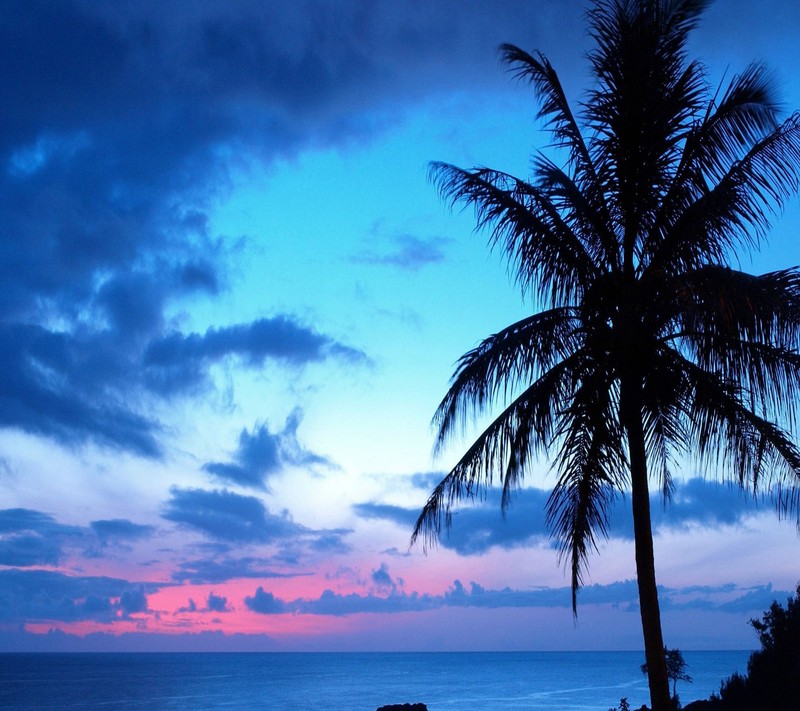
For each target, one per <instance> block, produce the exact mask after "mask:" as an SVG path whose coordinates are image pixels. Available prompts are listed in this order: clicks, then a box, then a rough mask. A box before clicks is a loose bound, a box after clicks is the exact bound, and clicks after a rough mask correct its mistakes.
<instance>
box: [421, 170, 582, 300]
mask: <svg viewBox="0 0 800 711" xmlns="http://www.w3.org/2000/svg"><path fill="white" fill-rule="evenodd" d="M429 174H430V178H431V180H432V181H433V183H434V184H435V185H436V187H437V189H438V190H439V192H440V194H441V195H442V196H443V197H444V198H445V199H446V200H448V201H449V202H450V203H451V205H455V204H456V203H459V202H461V203H464V204H466V205H471V206H473V207H474V209H475V213H476V217H477V229H478V230H481V229H484V228H489V230H490V240H489V244H490V246H491V247H495V246H497V245H498V244H499V245H501V246H502V249H503V252H504V254H505V256H506V257H507V259H508V261H509V265H510V268H511V270H512V272H514V274H515V279H516V281H517V283H519V284H520V286H521V287H522V288H523V289H524V290H527V289H533V290H535V291H537V292H538V293H539V294H540V296H541V297H542V298H544V299H546V300H548V301H550V302H551V303H552V304H553V305H558V304H560V303H565V302H569V301H572V300H574V298H575V296H576V294H578V293H580V289H581V287H582V286H583V285H585V284H586V283H587V282H588V281H589V280H590V279H591V278H592V276H593V275H594V274H595V272H596V270H597V267H596V265H595V264H594V263H593V262H592V260H591V257H590V255H589V253H588V252H587V249H586V246H585V244H584V243H583V241H582V239H581V237H580V236H579V235H577V234H575V233H574V232H573V231H572V230H571V229H570V228H569V226H568V225H567V223H566V222H565V221H564V219H563V217H562V216H561V214H560V213H559V211H558V210H557V209H556V208H555V206H554V205H553V204H552V203H551V202H550V200H549V197H548V196H547V195H546V194H545V193H544V192H543V191H541V190H539V189H537V188H536V187H535V186H533V185H530V184H529V183H526V182H524V181H522V180H519V179H517V178H514V177H513V176H510V175H508V174H507V173H502V172H500V171H496V170H490V169H488V168H477V169H475V170H471V171H468V170H463V169H461V168H457V167H455V166H452V165H448V164H446V163H432V164H431V166H430V173H429Z"/></svg>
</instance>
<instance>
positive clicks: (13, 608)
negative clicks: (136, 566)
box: [0, 569, 159, 622]
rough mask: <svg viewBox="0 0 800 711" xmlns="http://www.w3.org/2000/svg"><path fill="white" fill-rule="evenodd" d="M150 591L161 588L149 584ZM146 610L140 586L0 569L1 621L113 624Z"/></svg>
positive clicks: (50, 572)
mask: <svg viewBox="0 0 800 711" xmlns="http://www.w3.org/2000/svg"><path fill="white" fill-rule="evenodd" d="M148 587H149V588H150V589H151V591H154V590H157V589H158V587H159V586H158V585H152V584H148ZM145 611H147V597H146V594H145V587H144V585H142V584H141V583H132V582H130V581H127V580H119V579H116V578H106V577H71V576H68V575H64V574H63V573H57V572H52V571H46V570H16V569H10V570H0V620H2V621H4V622H38V621H62V622H75V621H79V620H95V621H99V622H113V621H114V620H115V619H117V614H118V613H120V614H122V615H129V614H131V613H137V612H145Z"/></svg>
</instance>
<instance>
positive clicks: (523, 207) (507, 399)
mask: <svg viewBox="0 0 800 711" xmlns="http://www.w3.org/2000/svg"><path fill="white" fill-rule="evenodd" d="M707 4H708V3H707V2H704V1H703V0H597V1H596V2H595V3H594V4H593V6H592V7H591V9H590V10H589V11H588V13H587V16H588V22H589V26H590V30H591V34H592V36H593V38H594V40H595V42H596V47H595V49H594V50H593V51H592V52H591V53H590V55H589V60H590V64H591V69H592V71H593V75H594V78H595V83H594V86H593V88H592V89H591V90H590V91H589V92H588V93H587V95H586V96H585V100H584V102H583V104H582V107H581V111H580V113H579V114H574V113H573V112H572V110H571V108H570V106H569V104H568V102H567V100H566V97H565V92H564V90H563V88H562V85H561V84H560V82H559V78H558V75H557V74H556V72H555V71H554V69H553V67H552V66H551V64H550V63H549V62H548V60H547V59H546V57H545V56H544V55H542V54H541V53H533V54H529V53H527V52H524V51H522V50H521V49H519V48H517V47H514V46H511V45H504V46H503V47H502V48H501V51H502V55H503V58H504V61H505V62H506V63H507V64H508V65H509V66H510V67H511V68H512V69H513V70H514V72H515V73H516V75H517V76H518V77H519V78H522V79H525V80H528V81H529V82H530V84H531V85H532V87H533V89H534V90H535V92H536V94H537V98H538V99H539V102H540V112H539V116H540V118H542V119H543V120H544V121H545V123H546V125H547V126H548V128H549V130H550V131H551V133H552V136H553V138H554V144H555V146H557V147H558V148H559V149H560V150H561V152H562V155H563V156H564V163H563V165H559V164H557V163H556V162H554V161H553V160H552V159H549V158H547V157H545V156H544V155H541V154H537V155H536V156H534V159H533V169H532V176H531V178H530V179H529V180H520V179H517V178H515V177H513V176H511V175H508V174H506V173H502V172H500V171H496V170H491V169H488V168H476V169H472V170H463V169H461V168H457V167H455V166H452V165H447V164H441V163H436V164H433V165H432V167H431V176H432V180H433V181H434V183H435V184H436V186H437V187H438V189H439V191H440V193H441V194H442V195H443V197H444V198H445V199H446V200H448V201H449V202H450V203H451V204H456V203H461V204H465V205H471V206H473V207H474V209H475V211H476V217H477V225H478V228H479V229H481V228H486V229H487V231H488V234H489V244H490V246H491V247H492V248H496V249H500V250H502V253H503V254H504V256H505V257H506V258H507V261H508V265H509V270H510V272H511V274H512V275H513V278H514V280H515V281H516V283H517V284H518V286H519V287H520V289H521V291H522V292H523V296H524V297H528V298H530V299H531V301H532V302H533V303H535V304H536V308H537V309H540V310H539V311H538V312H537V313H534V314H533V315H532V316H530V317H528V318H524V319H522V320H521V321H519V322H517V323H514V324H512V325H510V326H508V327H507V328H504V329H503V330H501V331H499V332H498V333H496V334H494V335H491V336H489V337H488V338H486V339H485V340H484V341H482V342H481V343H480V344H479V345H478V346H477V347H476V348H475V349H474V350H471V351H470V352H468V353H466V354H465V355H464V356H463V357H462V358H461V359H460V361H459V363H458V365H457V368H456V370H455V373H454V375H453V378H452V381H451V384H450V388H449V390H448V392H447V394H446V395H445V397H444V399H443V400H442V402H441V404H440V405H439V408H438V410H437V412H436V414H435V416H434V426H435V427H436V429H437V432H438V434H437V445H436V450H437V451H439V450H440V448H441V447H442V446H443V445H444V444H445V443H446V442H447V441H448V440H449V439H450V437H451V436H452V435H453V434H455V433H458V432H463V431H464V428H465V426H466V424H467V422H468V421H469V420H471V419H473V418H474V417H475V416H477V415H479V414H487V413H489V412H491V413H493V414H494V419H493V420H492V421H491V423H490V424H489V425H488V427H486V429H485V430H483V432H482V433H481V434H480V435H479V436H478V437H477V439H476V440H475V441H474V443H473V444H472V445H471V446H470V447H469V449H467V451H466V453H465V454H464V455H463V456H462V457H461V458H460V460H459V461H458V462H457V464H456V465H455V466H454V467H453V469H452V470H451V471H450V472H449V473H448V474H447V476H446V477H445V478H444V479H443V480H442V482H441V483H440V484H439V485H438V486H437V487H436V488H435V489H434V491H433V492H432V494H431V495H430V498H429V499H428V501H427V503H426V504H425V507H424V509H423V510H422V513H421V515H420V517H419V519H418V521H417V524H416V526H415V529H414V533H413V537H412V543H413V542H414V541H416V540H417V539H418V538H419V537H420V536H422V538H423V540H424V541H425V543H426V544H431V543H434V542H435V541H436V539H437V536H438V534H439V533H440V532H441V530H442V527H446V526H448V525H449V523H450V515H451V511H452V509H453V507H454V506H456V505H457V504H458V502H460V501H461V500H463V499H464V498H471V497H473V496H475V495H476V494H481V493H486V491H487V490H488V489H489V488H490V487H492V486H493V485H495V483H498V484H499V485H500V486H501V487H502V507H503V509H504V510H505V507H506V506H507V504H508V502H509V497H510V496H511V494H512V493H513V490H514V489H515V488H516V487H517V486H519V484H520V483H521V481H522V479H523V478H524V476H525V474H526V473H527V472H528V471H529V470H530V468H531V464H532V463H533V461H534V459H535V457H537V456H539V455H542V454H545V455H548V456H549V458H550V459H551V461H552V462H553V468H554V470H555V472H556V474H557V480H556V482H555V486H554V489H553V491H552V494H551V496H550V499H549V502H548V505H547V517H548V522H549V525H550V531H551V534H552V535H553V536H554V537H555V538H556V539H557V541H558V543H559V548H560V553H561V557H562V560H563V561H564V562H565V564H566V566H567V567H568V568H569V570H570V572H571V580H572V591H573V593H572V605H573V611H574V612H575V611H576V604H577V591H578V589H579V587H580V585H581V583H582V579H583V574H584V572H585V567H586V563H587V555H588V554H589V553H590V552H591V551H592V550H593V549H596V546H597V540H598V536H605V535H606V534H607V527H608V516H609V508H610V506H611V504H612V503H613V502H614V500H615V499H616V498H617V497H618V496H620V495H621V494H622V493H623V492H627V491H630V495H631V506H632V510H633V519H634V539H635V557H636V570H637V579H638V589H639V600H640V610H641V618H642V629H643V636H644V646H645V658H646V662H647V668H648V681H649V685H650V695H651V705H652V708H653V709H654V710H655V711H666V709H667V708H669V685H668V680H667V672H666V668H665V663H664V643H663V639H662V633H661V619H660V612H659V605H658V595H657V590H656V577H655V564H654V557H653V537H652V529H651V521H650V495H649V489H650V485H651V482H652V483H653V484H655V485H657V486H658V488H659V489H660V490H661V491H662V492H663V494H664V496H665V497H666V498H668V497H669V493H670V491H671V481H672V479H671V466H673V465H674V463H675V461H676V460H677V459H678V457H680V456H684V455H686V454H687V453H695V454H696V455H697V456H699V457H700V459H701V460H703V461H706V462H708V463H710V464H712V465H714V466H715V467H716V468H717V469H718V470H719V471H720V473H721V475H722V476H723V477H725V478H727V479H729V480H733V481H735V482H737V483H738V484H739V485H741V486H742V487H745V486H747V487H751V488H752V489H753V490H756V491H769V492H771V493H772V494H773V497H774V500H775V502H776V504H777V506H778V508H779V510H780V511H781V512H782V513H787V512H792V511H794V510H796V508H797V504H798V500H799V498H800V487H799V486H798V484H799V483H800V449H798V447H797V446H796V445H795V444H794V443H793V441H792V438H791V434H790V432H791V429H792V426H793V422H794V417H795V416H796V414H797V412H796V410H797V407H796V404H797V403H796V400H795V397H794V393H795V390H796V389H797V388H798V387H800V356H798V345H800V318H798V317H799V316H800V270H798V269H796V268H792V269H787V270H785V271H778V272H772V273H768V274H763V275H760V276H754V275H750V274H747V273H745V272H742V271H739V270H738V269H737V268H735V266H731V265H732V264H734V265H737V264H738V262H737V259H738V258H739V256H740V255H742V254H746V253H750V252H752V251H753V250H755V249H757V248H758V247H759V246H760V245H761V244H762V242H763V240H764V237H765V234H766V231H767V229H768V227H769V223H770V220H771V218H772V217H773V215H774V214H775V212H776V211H777V210H779V209H780V207H781V206H782V204H783V203H784V201H785V200H787V199H788V198H789V197H790V196H791V195H792V194H794V193H795V192H796V191H797V189H798V179H799V177H800V116H799V115H797V114H795V115H794V116H792V117H791V118H789V119H788V120H785V121H783V122H782V123H781V122H779V120H778V114H779V110H778V106H777V103H776V99H775V91H774V87H773V82H772V78H771V75H770V73H769V72H768V71H767V70H766V69H765V68H764V67H763V66H761V65H757V64H754V65H751V66H748V67H747V68H746V69H745V70H744V71H743V72H742V73H741V74H739V75H737V76H735V77H734V78H733V79H731V80H730V82H729V83H727V85H726V86H724V87H720V89H719V90H718V91H717V92H716V93H714V94H713V95H712V94H711V92H710V91H709V88H708V86H707V83H706V79H705V70H704V67H703V66H702V64H700V63H699V62H697V61H689V60H688V58H687V57H686V52H685V47H686V42H687V37H688V35H689V33H690V31H691V30H692V29H693V28H694V27H695V26H696V25H697V23H698V21H699V18H700V15H701V14H702V12H703V10H704V9H705V6H706V5H707ZM497 409H499V410H500V411H499V414H497V413H496V410H497Z"/></svg>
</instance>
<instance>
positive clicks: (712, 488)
mask: <svg viewBox="0 0 800 711" xmlns="http://www.w3.org/2000/svg"><path fill="white" fill-rule="evenodd" d="M549 496H550V491H548V490H545V489H535V488H530V489H520V490H519V491H517V492H516V493H515V494H514V495H513V497H512V500H511V505H510V507H509V509H508V511H507V513H506V515H505V517H504V516H503V515H502V514H501V512H500V492H499V491H498V490H491V491H489V492H488V495H487V497H486V499H485V500H483V501H478V502H476V503H475V504H474V505H470V503H469V502H465V503H464V504H463V505H462V506H460V507H459V508H458V509H456V510H455V511H454V512H453V522H452V527H451V528H450V530H449V531H442V533H441V536H440V539H439V545H441V546H443V547H444V548H450V549H452V550H455V551H456V552H457V553H459V554H460V555H483V554H484V553H487V552H488V551H489V550H490V549H492V548H493V547H495V546H497V547H500V548H506V549H510V548H517V547H520V546H528V545H532V544H536V543H540V544H541V545H553V542H552V541H551V540H550V537H549V533H548V530H547V523H546V517H545V508H546V504H547V500H548V497H549ZM756 503H757V502H754V501H753V500H752V498H751V497H748V496H747V495H746V494H743V493H742V492H740V491H739V490H738V489H736V488H732V487H727V486H724V485H720V484H717V483H715V482H711V481H706V480H705V479H701V478H694V479H690V480H688V481H686V482H678V483H677V485H676V487H675V491H674V493H673V495H672V500H671V502H668V503H667V504H666V505H664V501H663V498H662V496H661V495H660V494H652V495H651V502H650V508H651V518H652V521H653V529H654V530H655V531H658V530H659V529H684V528H687V527H690V526H699V527H704V528H711V529H714V528H718V527H719V526H736V525H739V524H741V523H742V522H743V521H744V520H745V519H746V518H747V517H749V516H752V515H753V514H754V513H756V512H757V508H756V506H755V504H756ZM352 508H353V511H354V512H355V513H356V515H358V516H359V517H360V518H364V519H380V520H386V521H391V522H393V523H396V524H398V525H399V526H401V527H402V528H405V529H407V530H408V531H409V534H410V532H411V530H412V527H413V525H414V523H415V522H416V520H417V517H418V516H419V513H420V510H419V509H417V508H405V507H401V506H392V505H388V504H376V503H361V504H354V505H353V507H352ZM610 520H611V526H610V532H609V533H610V536H611V537H612V538H624V539H628V540H632V539H633V519H632V514H631V511H630V501H629V499H628V498H627V497H622V496H620V497H618V499H617V501H616V503H615V504H614V505H613V506H612V508H611V510H610Z"/></svg>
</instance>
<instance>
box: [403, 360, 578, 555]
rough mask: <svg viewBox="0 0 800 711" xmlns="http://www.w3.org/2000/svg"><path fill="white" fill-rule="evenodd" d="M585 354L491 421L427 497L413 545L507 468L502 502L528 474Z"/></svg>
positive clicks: (431, 535)
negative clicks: (460, 503) (532, 458)
mask: <svg viewBox="0 0 800 711" xmlns="http://www.w3.org/2000/svg"><path fill="white" fill-rule="evenodd" d="M582 360H583V354H582V353H580V352H577V353H573V354H572V355H570V356H569V357H567V358H565V359H564V360H562V361H560V362H559V363H557V364H556V365H554V366H553V367H552V368H550V369H549V370H548V371H547V372H545V373H544V374H543V375H541V376H540V377H539V378H538V379H537V380H536V381H535V382H534V383H533V384H532V385H530V386H529V387H528V388H527V389H526V390H525V391H524V392H523V393H521V394H520V395H519V396H518V397H517V398H516V399H514V401H513V402H511V404H510V405H508V407H506V408H504V409H503V411H502V412H501V413H500V414H499V415H498V416H497V417H496V418H495V419H494V420H493V421H492V422H491V424H490V425H489V426H488V427H487V428H486V429H485V430H484V431H483V432H482V433H481V434H480V436H479V437H477V438H476V440H475V442H474V443H473V444H472V445H471V446H470V447H469V449H468V450H467V451H466V452H465V453H464V455H463V456H462V457H461V458H460V459H459V461H458V462H457V463H456V465H455V466H454V467H453V468H452V469H451V470H450V472H449V473H448V474H447V476H445V477H444V479H442V481H441V482H440V483H439V485H438V486H437V487H436V488H435V489H434V490H433V492H432V493H431V495H430V496H429V497H428V501H427V502H426V504H425V506H424V507H423V509H422V512H421V513H420V515H419V518H418V519H417V522H416V524H415V526H414V531H413V533H412V536H411V543H412V545H413V544H414V542H415V541H416V540H417V539H418V538H419V537H420V536H422V537H423V540H424V543H425V545H426V546H427V545H430V544H433V543H435V541H436V538H437V536H438V534H439V532H440V531H441V530H442V528H449V526H450V522H451V510H452V508H453V506H455V505H456V504H457V503H458V502H459V501H461V500H463V499H465V498H474V497H475V496H476V495H480V494H481V493H485V491H486V490H487V489H488V487H489V486H491V485H492V483H493V481H494V478H495V477H496V476H498V475H500V473H502V479H503V481H502V487H503V490H504V492H506V493H505V494H504V497H503V503H504V505H507V503H508V492H510V491H511V490H513V488H514V487H515V486H516V485H517V483H518V481H519V480H520V478H521V477H523V476H524V474H525V471H526V467H527V465H528V463H529V461H530V458H531V456H533V455H534V454H535V453H536V452H538V451H541V450H542V448H544V447H546V446H548V445H549V443H550V442H551V440H552V437H553V427H554V426H556V423H557V421H558V417H559V414H558V412H559V406H560V403H562V402H564V401H569V400H570V399H571V396H572V391H573V390H574V388H575V386H576V378H577V373H578V371H579V369H580V364H581V362H582Z"/></svg>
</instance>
